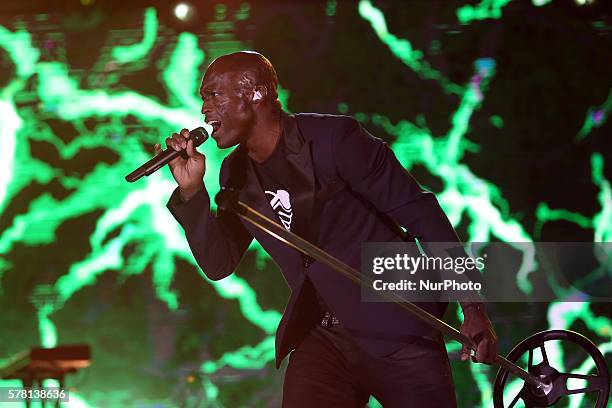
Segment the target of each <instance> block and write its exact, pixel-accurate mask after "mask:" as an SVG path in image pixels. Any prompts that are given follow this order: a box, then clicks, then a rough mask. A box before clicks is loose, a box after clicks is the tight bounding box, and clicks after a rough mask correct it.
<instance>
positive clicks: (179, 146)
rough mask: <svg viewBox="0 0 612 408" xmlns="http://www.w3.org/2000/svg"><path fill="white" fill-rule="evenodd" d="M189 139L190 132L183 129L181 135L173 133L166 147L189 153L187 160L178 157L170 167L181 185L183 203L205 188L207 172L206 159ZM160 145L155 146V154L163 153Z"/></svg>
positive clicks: (167, 140)
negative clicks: (204, 178)
mask: <svg viewBox="0 0 612 408" xmlns="http://www.w3.org/2000/svg"><path fill="white" fill-rule="evenodd" d="M188 139H189V130H187V129H183V130H181V132H180V133H173V134H172V136H171V137H169V138H167V139H166V146H168V147H169V148H172V149H174V150H176V151H177V152H180V151H182V150H185V151H186V152H187V159H184V158H183V157H181V156H178V157H176V158H175V159H174V160H172V161H171V162H170V163H168V165H169V166H170V170H171V171H172V175H173V176H174V179H175V180H176V182H177V183H178V185H179V192H180V195H181V199H182V200H183V201H187V200H189V199H190V198H191V197H193V196H194V195H195V194H196V193H197V192H199V191H200V190H202V189H203V188H204V182H203V180H202V179H203V177H204V171H205V170H206V157H204V155H203V154H202V153H200V152H198V151H197V150H196V149H195V148H194V147H193V141H192V140H188ZM161 151H162V148H161V146H160V145H159V144H156V145H155V152H156V153H158V154H159V153H161Z"/></svg>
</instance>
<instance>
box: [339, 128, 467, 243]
mask: <svg viewBox="0 0 612 408" xmlns="http://www.w3.org/2000/svg"><path fill="white" fill-rule="evenodd" d="M333 138H334V141H333V143H332V149H333V150H334V151H333V155H334V158H335V163H336V171H337V173H338V175H339V176H340V178H342V179H343V181H344V182H345V183H347V185H348V186H349V187H350V188H351V190H353V191H354V192H355V193H357V194H359V195H361V196H362V197H364V198H366V199H367V200H368V201H370V202H371V203H372V204H373V205H374V206H375V207H376V209H377V210H378V211H379V212H381V213H384V214H386V215H387V216H389V217H390V218H391V219H393V220H394V221H395V222H397V223H398V224H399V225H401V226H402V227H404V228H406V229H407V230H408V232H409V233H410V234H411V235H412V236H414V237H416V238H417V239H418V240H419V241H422V242H459V239H458V237H457V234H456V233H455V230H454V229H453V227H452V225H451V223H450V221H449V220H448V218H447V217H446V215H445V214H444V212H443V211H442V208H441V207H440V205H439V204H438V200H437V199H436V197H435V196H434V194H433V193H431V192H428V191H425V190H423V189H421V187H420V186H419V184H418V183H417V181H416V180H415V179H414V178H413V177H412V175H410V173H408V171H407V170H406V169H405V168H404V167H403V166H402V165H401V163H400V162H399V161H398V160H397V158H396V157H395V154H394V153H393V151H392V150H391V148H390V147H389V145H388V144H387V143H385V142H384V141H383V140H381V139H378V138H375V137H374V136H372V135H371V134H370V133H368V131H366V130H365V129H364V128H363V127H362V126H361V125H360V124H359V122H357V121H356V120H355V119H353V118H349V117H344V118H342V119H340V120H339V121H338V124H337V127H336V130H335V131H334V132H333Z"/></svg>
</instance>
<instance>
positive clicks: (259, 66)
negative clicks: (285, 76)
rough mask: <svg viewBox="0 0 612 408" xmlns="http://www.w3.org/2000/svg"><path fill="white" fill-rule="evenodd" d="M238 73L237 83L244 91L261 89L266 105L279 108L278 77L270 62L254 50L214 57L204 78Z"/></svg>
mask: <svg viewBox="0 0 612 408" xmlns="http://www.w3.org/2000/svg"><path fill="white" fill-rule="evenodd" d="M230 72H231V73H235V74H238V75H236V77H237V78H238V85H239V86H240V87H242V88H243V89H244V90H245V91H251V90H253V89H256V88H257V89H258V90H259V89H262V87H263V88H265V90H263V89H262V92H261V93H263V97H264V101H265V102H266V105H268V106H270V107H271V108H274V109H275V110H280V108H281V105H280V101H279V100H278V92H277V87H278V77H277V75H276V70H275V69H274V67H273V66H272V63H270V61H269V60H268V59H267V58H266V57H264V56H263V55H261V54H260V53H258V52H255V51H239V52H234V53H231V54H226V55H222V56H220V57H218V58H217V59H215V60H214V61H213V62H212V63H211V64H210V65H209V67H208V69H207V70H206V74H205V76H204V78H206V77H207V76H210V75H213V74H215V75H219V74H225V73H230Z"/></svg>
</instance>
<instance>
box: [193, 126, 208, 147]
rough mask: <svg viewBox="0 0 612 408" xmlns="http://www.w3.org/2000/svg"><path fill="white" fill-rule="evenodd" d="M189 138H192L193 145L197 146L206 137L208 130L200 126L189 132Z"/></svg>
mask: <svg viewBox="0 0 612 408" xmlns="http://www.w3.org/2000/svg"><path fill="white" fill-rule="evenodd" d="M189 138H190V139H191V140H193V146H194V147H198V146H199V145H201V144H202V143H204V142H205V141H206V139H208V132H207V131H206V129H204V128H203V127H202V126H200V127H197V128H195V129H193V130H192V131H190V132H189Z"/></svg>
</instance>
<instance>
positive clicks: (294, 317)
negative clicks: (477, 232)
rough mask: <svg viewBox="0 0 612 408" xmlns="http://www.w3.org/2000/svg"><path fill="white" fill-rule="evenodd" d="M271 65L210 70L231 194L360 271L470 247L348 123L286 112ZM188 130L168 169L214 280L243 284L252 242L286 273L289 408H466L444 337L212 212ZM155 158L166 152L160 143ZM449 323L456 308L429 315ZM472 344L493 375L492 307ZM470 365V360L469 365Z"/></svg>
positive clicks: (173, 140)
mask: <svg viewBox="0 0 612 408" xmlns="http://www.w3.org/2000/svg"><path fill="white" fill-rule="evenodd" d="M277 85H278V78H277V76H276V72H275V70H274V68H273V66H272V64H271V63H270V61H268V60H267V59H266V58H265V57H264V56H262V55H261V54H258V53H255V52H246V51H245V52H237V53H233V54H229V55H224V56H222V57H219V58H217V59H216V60H215V61H214V62H213V63H212V64H211V65H210V66H209V67H208V70H207V71H206V74H205V75H204V79H203V81H202V86H201V89H200V94H201V96H202V100H203V101H204V103H203V105H202V114H204V115H205V117H206V122H207V123H208V124H210V125H211V126H212V127H213V129H214V130H213V134H212V137H213V139H214V140H215V141H216V143H217V146H218V147H219V148H221V149H223V148H228V147H233V146H237V147H236V148H235V149H234V150H233V151H232V152H231V153H230V154H229V155H228V156H227V157H226V159H225V160H224V161H223V164H222V166H221V171H220V176H219V178H220V185H221V186H223V187H228V188H233V189H237V190H239V191H240V193H239V199H240V200H241V201H242V202H245V203H246V204H248V205H249V206H251V207H253V208H255V209H256V210H257V211H259V212H261V213H262V214H264V215H267V216H268V217H269V218H272V219H276V220H278V222H279V223H280V224H281V225H282V226H284V227H285V228H286V229H288V230H290V231H292V232H294V233H296V234H298V235H299V236H301V237H303V238H304V239H306V240H308V241H310V242H312V243H314V244H316V245H317V246H319V247H320V248H322V249H323V250H325V251H327V252H329V253H330V254H331V255H333V256H335V257H336V258H338V259H340V260H341V261H343V262H345V263H347V264H348V265H350V266H352V267H353V268H355V269H359V267H360V259H361V244H362V242H401V241H404V240H406V239H407V238H406V234H405V233H404V230H403V229H402V228H401V227H403V228H404V229H405V230H406V231H408V233H409V236H412V237H416V238H417V239H418V240H419V241H420V242H459V240H458V238H457V235H456V234H455V231H454V230H453V228H452V226H451V224H450V222H449V221H448V219H447V218H446V216H445V215H444V213H443V212H442V210H441V208H440V206H439V204H438V202H437V200H436V198H435V197H434V195H433V194H432V193H430V192H427V191H424V190H421V188H420V187H419V185H418V183H417V182H416V181H415V180H414V179H413V178H412V176H411V175H410V174H409V173H408V172H407V171H406V170H405V169H404V168H403V166H402V165H401V164H400V163H399V162H398V160H397V159H396V157H395V155H394V154H393V152H392V151H391V149H390V148H389V147H388V145H387V144H386V143H385V142H383V141H382V140H380V139H377V138H375V137H373V136H372V135H370V134H369V133H368V132H367V131H366V130H365V129H364V128H363V127H361V125H360V124H359V123H358V122H357V121H356V120H354V119H352V118H350V117H347V116H336V115H320V114H293V115H289V114H286V113H285V112H283V111H282V110H281V105H280V102H279V100H278V95H277ZM188 137H189V132H188V130H187V129H183V130H181V132H180V133H175V134H173V135H172V137H170V138H168V139H166V144H167V146H168V147H170V148H172V149H174V150H177V151H181V150H186V152H187V158H183V157H180V156H179V157H177V158H176V159H174V160H173V161H172V162H171V163H170V168H171V170H172V174H173V175H174V178H175V179H176V181H177V183H178V188H177V189H176V190H175V192H174V193H173V195H172V197H171V198H170V201H169V203H168V208H169V209H170V211H171V212H172V214H173V215H174V217H175V218H176V219H177V220H178V222H179V223H180V224H181V225H182V226H183V228H184V230H185V234H186V236H187V240H188V242H189V246H190V247H191V251H192V252H193V255H194V257H195V259H196V261H197V262H198V264H199V265H200V267H201V268H202V270H203V271H204V273H205V274H206V276H208V277H209V278H210V279H212V280H219V279H223V278H224V277H226V276H228V275H229V274H231V273H232V272H233V271H234V269H235V268H236V266H237V265H238V263H239V262H240V259H241V258H242V256H243V254H244V253H245V251H246V249H247V248H248V246H249V244H250V242H251V240H252V239H253V238H255V239H257V240H258V241H259V242H260V244H261V245H262V246H263V247H264V248H265V249H266V251H267V252H268V253H269V254H270V256H271V257H272V258H273V259H274V261H275V262H276V263H277V264H278V266H279V267H280V268H281V270H282V273H283V275H284V277H285V279H286V281H287V283H288V284H289V286H290V287H291V297H290V298H289V302H288V304H287V307H286V308H285V312H284V314H283V318H282V320H281V322H280V325H279V327H278V330H277V333H276V365H277V367H278V366H279V365H280V362H281V361H282V360H283V358H284V357H285V356H286V355H287V354H289V353H291V354H290V357H289V364H288V367H287V371H286V373H285V381H284V386H283V407H291V408H295V407H308V408H311V407H321V408H323V407H325V408H327V407H363V406H365V405H366V403H367V401H368V399H369V397H370V395H374V396H375V397H376V398H377V399H378V401H380V402H381V403H382V404H383V406H384V407H419V408H422V407H436V408H439V407H453V406H456V400H455V393H454V388H453V384H452V378H451V370H450V366H449V362H448V356H447V354H446V349H445V348H444V343H443V340H442V337H441V335H440V334H439V333H437V332H435V331H434V330H433V329H432V328H430V327H429V326H428V325H426V324H424V323H423V322H421V321H420V320H418V319H417V318H416V317H414V316H412V315H411V314H409V313H407V312H406V311H405V310H403V309H402V308H400V307H399V306H398V305H396V304H394V303H390V302H385V303H383V302H381V303H367V302H362V301H361V288H360V287H359V285H356V284H354V283H353V282H351V281H349V280H348V279H347V278H344V277H342V276H341V275H339V274H337V273H336V272H335V271H333V270H331V269H330V268H329V267H327V266H325V265H323V264H321V263H320V262H315V261H313V259H312V258H309V257H307V256H304V255H302V254H301V253H300V252H298V251H297V250H295V249H293V248H291V247H289V246H287V245H285V244H284V243H282V242H280V241H278V240H276V239H275V238H274V237H272V236H270V235H268V234H267V233H265V232H263V231H261V230H258V229H257V228H256V227H254V226H252V225H251V224H249V223H248V222H243V221H241V220H240V219H239V218H238V217H237V216H236V215H235V214H233V213H231V212H229V211H218V212H217V213H216V214H213V213H212V212H211V210H210V197H209V194H208V192H207V191H206V187H205V186H204V183H203V176H204V171H205V157H204V155H203V154H201V153H199V152H197V151H196V150H195V149H194V147H193V143H192V142H191V141H189V140H188ZM156 151H158V152H160V151H161V147H160V146H159V145H156ZM419 306H420V307H421V308H423V309H425V310H427V311H428V312H430V313H431V314H433V315H435V316H437V317H441V316H442V315H443V314H444V311H445V310H446V306H447V304H445V303H420V304H419ZM461 306H462V309H463V314H464V322H463V325H462V326H461V332H462V333H463V334H465V335H466V336H468V337H469V338H471V339H473V341H474V343H475V344H476V345H477V352H476V356H475V357H474V359H475V360H476V361H478V362H484V363H491V362H493V360H494V359H495V356H496V354H497V338H496V336H495V332H494V330H493V328H492V326H491V323H490V321H489V318H488V316H487V313H486V311H485V308H484V306H483V304H482V303H467V302H465V303H463V302H462V303H461ZM466 358H468V351H467V349H465V348H464V350H463V355H462V359H466Z"/></svg>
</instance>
